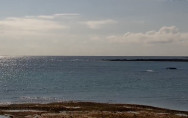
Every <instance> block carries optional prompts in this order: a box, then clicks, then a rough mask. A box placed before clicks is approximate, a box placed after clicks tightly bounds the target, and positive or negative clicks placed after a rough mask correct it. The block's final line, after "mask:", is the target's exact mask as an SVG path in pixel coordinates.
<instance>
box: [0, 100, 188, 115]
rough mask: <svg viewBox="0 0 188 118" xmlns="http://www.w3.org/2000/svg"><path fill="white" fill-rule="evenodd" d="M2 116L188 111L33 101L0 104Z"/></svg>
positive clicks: (139, 113) (152, 113)
mask: <svg viewBox="0 0 188 118" xmlns="http://www.w3.org/2000/svg"><path fill="white" fill-rule="evenodd" d="M5 116H6V117H5ZM0 118H188V111H177V110H170V109H163V108H157V107H152V106H144V105H133V104H107V103H92V102H61V103H49V104H34V103H32V104H11V105H0Z"/></svg>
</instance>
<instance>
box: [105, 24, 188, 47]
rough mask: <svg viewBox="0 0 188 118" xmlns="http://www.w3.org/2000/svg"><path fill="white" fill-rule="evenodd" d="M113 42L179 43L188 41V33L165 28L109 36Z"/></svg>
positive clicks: (173, 28) (173, 27) (174, 28)
mask: <svg viewBox="0 0 188 118" xmlns="http://www.w3.org/2000/svg"><path fill="white" fill-rule="evenodd" d="M107 39H109V40H110V41H112V42H116V43H117V42H119V43H144V44H156V43H161V44H165V43H177V42H182V41H187V40H188V33H187V32H186V33H182V32H180V31H179V30H178V29H177V28H176V27H175V26H171V27H167V26H164V27H162V28H160V29H159V30H158V31H153V30H152V31H148V32H145V33H131V32H127V33H125V34H124V35H121V36H120V35H119V36H117V35H111V36H108V37H107Z"/></svg>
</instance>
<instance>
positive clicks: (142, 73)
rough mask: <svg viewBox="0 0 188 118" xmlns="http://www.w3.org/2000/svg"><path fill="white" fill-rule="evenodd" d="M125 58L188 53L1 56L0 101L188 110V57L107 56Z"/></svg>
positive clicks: (6, 102) (2, 102)
mask: <svg viewBox="0 0 188 118" xmlns="http://www.w3.org/2000/svg"><path fill="white" fill-rule="evenodd" d="M125 58H126V59H137V58H139V59H140V58H187V57H110V56H109V57H102V56H98V57H94V56H93V57H87V56H86V57H84V56H15V57H8V56H2V57H0V104H12V103H49V102H61V101H89V102H104V103H125V104H141V105H150V106H156V107H163V108H170V109H175V110H185V111H188V62H154V61H151V62H148V61H141V62H139V61H104V59H125ZM168 67H175V68H177V69H167V68H168Z"/></svg>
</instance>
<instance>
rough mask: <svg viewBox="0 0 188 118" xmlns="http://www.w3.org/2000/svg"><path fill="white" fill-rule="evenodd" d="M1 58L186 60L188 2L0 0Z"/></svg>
mask: <svg viewBox="0 0 188 118" xmlns="http://www.w3.org/2000/svg"><path fill="white" fill-rule="evenodd" d="M0 55H10V56H16V55H34V56H38V55H42V56H48V55H49V56H50V55H52V56H188V0H0Z"/></svg>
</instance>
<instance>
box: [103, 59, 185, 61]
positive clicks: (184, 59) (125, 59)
mask: <svg viewBox="0 0 188 118" xmlns="http://www.w3.org/2000/svg"><path fill="white" fill-rule="evenodd" d="M103 61H160V62H188V59H103Z"/></svg>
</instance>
